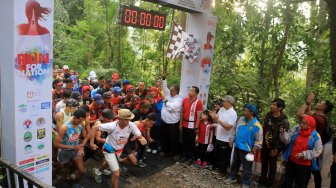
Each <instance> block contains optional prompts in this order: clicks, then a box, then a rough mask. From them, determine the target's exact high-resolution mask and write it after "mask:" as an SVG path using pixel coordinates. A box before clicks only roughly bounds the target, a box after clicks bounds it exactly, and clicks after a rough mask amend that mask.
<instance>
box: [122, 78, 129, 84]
mask: <svg viewBox="0 0 336 188" xmlns="http://www.w3.org/2000/svg"><path fill="white" fill-rule="evenodd" d="M122 83H123V85H127V84H130V82H129V81H128V80H126V79H125V80H123V81H122Z"/></svg>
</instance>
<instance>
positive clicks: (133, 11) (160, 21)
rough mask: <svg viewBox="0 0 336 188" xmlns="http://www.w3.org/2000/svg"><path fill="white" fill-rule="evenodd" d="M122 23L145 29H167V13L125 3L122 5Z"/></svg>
mask: <svg viewBox="0 0 336 188" xmlns="http://www.w3.org/2000/svg"><path fill="white" fill-rule="evenodd" d="M120 24H121V25H126V26H132V27H140V28H145V29H157V30H165V25H166V15H164V14H160V13H158V12H155V11H146V10H142V9H140V8H138V7H134V6H128V5H124V6H122V7H121V14H120Z"/></svg>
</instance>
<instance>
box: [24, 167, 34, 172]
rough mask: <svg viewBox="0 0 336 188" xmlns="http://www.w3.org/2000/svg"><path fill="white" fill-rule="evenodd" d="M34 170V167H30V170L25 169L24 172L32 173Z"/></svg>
mask: <svg viewBox="0 0 336 188" xmlns="http://www.w3.org/2000/svg"><path fill="white" fill-rule="evenodd" d="M34 170H35V168H34V167H31V168H27V169H25V170H24V171H26V172H31V171H34Z"/></svg>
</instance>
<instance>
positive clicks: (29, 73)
mask: <svg viewBox="0 0 336 188" xmlns="http://www.w3.org/2000/svg"><path fill="white" fill-rule="evenodd" d="M15 60H16V62H15V68H16V69H17V70H18V71H19V76H20V77H23V78H26V79H27V80H29V81H34V82H38V83H42V82H43V81H44V80H45V79H47V77H48V76H49V75H51V69H52V63H50V56H49V52H48V51H45V50H43V49H39V48H33V49H25V51H23V52H20V53H18V54H17V56H16V59H15Z"/></svg>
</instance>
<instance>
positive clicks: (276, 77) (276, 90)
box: [273, 0, 291, 98]
mask: <svg viewBox="0 0 336 188" xmlns="http://www.w3.org/2000/svg"><path fill="white" fill-rule="evenodd" d="M285 4H286V10H285V18H284V23H285V25H286V27H285V33H284V36H283V38H282V40H281V43H280V52H279V55H278V57H277V58H276V62H275V65H274V67H273V85H274V96H275V98H277V97H279V96H280V83H279V76H280V70H281V64H282V60H283V56H284V54H285V50H286V45H287V40H288V36H289V29H290V25H291V8H290V1H289V0H286V2H285Z"/></svg>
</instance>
